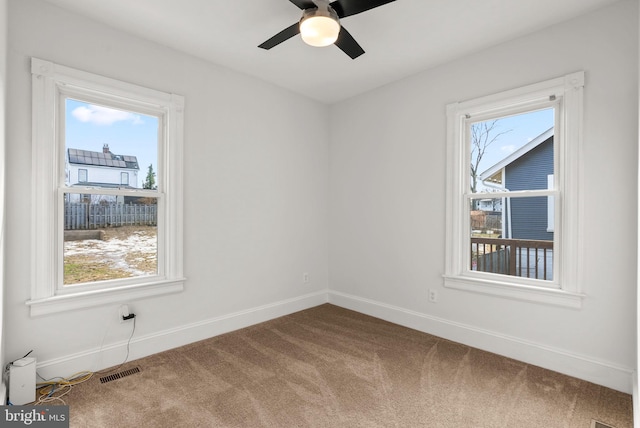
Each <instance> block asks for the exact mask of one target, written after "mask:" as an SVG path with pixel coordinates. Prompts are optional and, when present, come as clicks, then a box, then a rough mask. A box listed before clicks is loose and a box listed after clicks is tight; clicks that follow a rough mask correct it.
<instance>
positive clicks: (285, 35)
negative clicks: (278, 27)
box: [258, 22, 300, 49]
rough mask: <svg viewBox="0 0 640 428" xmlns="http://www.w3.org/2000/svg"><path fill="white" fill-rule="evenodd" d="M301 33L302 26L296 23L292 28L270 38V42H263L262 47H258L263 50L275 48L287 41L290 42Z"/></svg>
mask: <svg viewBox="0 0 640 428" xmlns="http://www.w3.org/2000/svg"><path fill="white" fill-rule="evenodd" d="M299 33H300V24H299V23H297V22H296V23H295V24H293V25H292V26H291V27H287V28H285V29H284V30H282V31H280V32H279V33H278V34H276V35H275V36H273V37H272V38H270V39H269V40H267V41H265V42H263V43H262V44H261V45H258V47H259V48H262V49H271V48H272V47H274V46H277V45H279V44H280V43H282V42H284V41H285V40H289V39H290V38H292V37H293V36H295V35H296V34H299Z"/></svg>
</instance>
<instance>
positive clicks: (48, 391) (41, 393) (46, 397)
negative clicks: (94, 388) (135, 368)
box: [7, 315, 136, 405]
mask: <svg viewBox="0 0 640 428" xmlns="http://www.w3.org/2000/svg"><path fill="white" fill-rule="evenodd" d="M132 319H133V326H132V329H131V334H130V335H129V339H128V340H127V353H126V355H125V358H124V361H123V362H122V363H121V364H120V365H118V366H117V367H115V368H112V369H107V370H102V371H97V372H91V371H81V372H78V373H75V374H73V375H71V376H70V377H68V378H64V377H59V376H57V377H53V378H50V379H45V378H44V377H42V376H41V375H40V374H39V373H38V372H36V375H37V376H38V377H39V378H40V379H42V382H39V383H37V384H36V391H37V393H38V398H37V399H36V401H35V402H34V403H33V404H34V405H39V404H43V403H53V402H60V403H61V404H63V405H66V404H67V403H66V402H65V401H64V400H63V399H62V397H64V396H65V395H67V394H69V392H71V388H72V387H73V386H74V385H78V384H81V383H83V382H86V381H88V380H89V379H91V377H93V375H94V374H104V373H109V372H113V371H116V370H118V369H120V367H122V366H123V365H124V364H125V363H126V362H127V361H128V360H129V353H130V348H131V339H132V338H133V335H134V334H135V332H136V318H135V315H134V317H133V318H132ZM31 352H33V351H29V352H28V353H27V354H26V355H25V356H24V357H26V356H27V355H29V354H30V353H31ZM24 357H22V358H24ZM10 365H11V363H9V364H7V368H8V367H9V366H10Z"/></svg>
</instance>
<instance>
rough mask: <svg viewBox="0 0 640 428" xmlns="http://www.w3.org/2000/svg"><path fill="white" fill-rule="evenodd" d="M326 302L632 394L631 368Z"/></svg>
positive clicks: (416, 316) (414, 315) (425, 318)
mask: <svg viewBox="0 0 640 428" xmlns="http://www.w3.org/2000/svg"><path fill="white" fill-rule="evenodd" d="M329 303H331V304H333V305H336V306H340V307H343V308H346V309H351V310H353V311H357V312H360V313H363V314H366V315H370V316H373V317H376V318H380V319H383V320H385V321H389V322H392V323H395V324H399V325H402V326H404V327H409V328H412V329H414V330H418V331H421V332H423V333H428V334H432V335H434V336H438V337H441V338H443V339H447V340H451V341H454V342H458V343H461V344H463V345H467V346H471V347H473V348H478V349H481V350H483V351H487V352H492V353H494V354H498V355H502V356H505V357H508V358H513V359H515V360H518V361H522V362H525V363H528V364H532V365H535V366H539V367H542V368H545V369H548V370H553V371H556V372H559V373H562V374H566V375H568V376H572V377H575V378H578V379H582V380H586V381H588V382H593V383H595V384H598V385H602V386H606V387H608V388H612V389H615V390H617V391H622V392H625V393H627V394H630V393H631V392H632V375H633V369H631V368H627V367H621V366H618V365H615V364H611V363H608V362H605V361H598V360H596V359H594V358H591V357H588V356H583V355H578V354H575V353H572V352H568V351H566V350H563V349H558V348H553V347H550V346H545V345H541V344H538V343H534V342H530V341H527V340H523V339H519V338H517V337H512V336H508V335H504V334H501V333H497V332H493V331H489V330H486V329H481V328H478V327H476V326H472V325H467V324H463V323H458V322H453V321H449V320H446V319H443V318H439V317H434V316H431V315H427V314H424V313H420V312H416V311H412V310H408V309H405V308H401V307H398V306H393V305H388V304H386V303H382V302H378V301H375V300H371V299H365V298H362V297H358V296H353V295H350V294H345V293H340V292H337V291H329Z"/></svg>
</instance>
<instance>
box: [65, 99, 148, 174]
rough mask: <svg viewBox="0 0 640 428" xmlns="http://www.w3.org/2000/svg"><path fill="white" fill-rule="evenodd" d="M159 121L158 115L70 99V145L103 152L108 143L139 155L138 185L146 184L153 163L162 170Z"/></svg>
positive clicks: (119, 150)
mask: <svg viewBox="0 0 640 428" xmlns="http://www.w3.org/2000/svg"><path fill="white" fill-rule="evenodd" d="M158 124H159V121H158V118H157V117H154V116H147V115H143V114H139V113H134V112H129V111H123V110H116V109H112V108H107V107H102V106H97V105H93V104H88V103H85V102H80V101H76V100H73V99H67V100H66V116H65V137H66V149H82V150H90V151H93V152H102V147H103V146H104V145H105V144H108V145H109V149H110V150H111V152H112V153H114V154H117V155H129V156H136V157H137V158H138V165H139V166H140V172H139V173H138V183H137V187H142V182H143V181H144V179H145V178H146V175H147V170H148V168H149V165H150V164H151V165H153V170H154V171H155V172H156V173H157V171H158ZM132 184H133V183H132Z"/></svg>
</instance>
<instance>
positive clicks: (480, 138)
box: [468, 108, 555, 209]
mask: <svg viewBox="0 0 640 428" xmlns="http://www.w3.org/2000/svg"><path fill="white" fill-rule="evenodd" d="M554 117H555V114H554V109H553V108H548V109H544V110H539V111H534V112H529V113H525V114H518V115H514V116H507V117H501V118H496V119H491V120H486V121H481V122H474V123H472V124H471V127H470V132H469V141H468V144H469V152H470V162H471V165H470V191H471V193H480V192H489V193H490V192H492V191H495V190H511V191H515V190H535V189H547V184H548V182H547V176H548V175H553V174H554V171H553V168H554V156H553V153H554V147H553V136H554V132H553V128H554ZM479 203H480V200H474V204H475V205H474V206H473V207H472V208H473V209H479V206H478V204H479Z"/></svg>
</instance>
